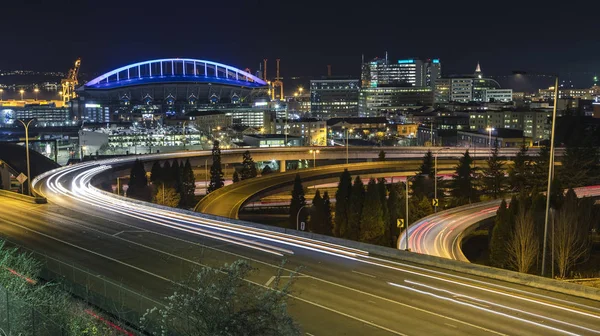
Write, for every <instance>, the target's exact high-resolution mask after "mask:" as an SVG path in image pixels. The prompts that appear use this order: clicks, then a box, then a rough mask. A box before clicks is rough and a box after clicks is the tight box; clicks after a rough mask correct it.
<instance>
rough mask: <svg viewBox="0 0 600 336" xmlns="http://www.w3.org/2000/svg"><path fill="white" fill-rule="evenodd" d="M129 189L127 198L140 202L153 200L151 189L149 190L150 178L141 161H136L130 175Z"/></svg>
mask: <svg viewBox="0 0 600 336" xmlns="http://www.w3.org/2000/svg"><path fill="white" fill-rule="evenodd" d="M128 186H129V188H128V189H127V197H131V198H135V199H138V200H140V201H147V202H149V201H150V200H151V198H152V195H151V192H150V188H148V178H147V177H146V170H145V169H144V164H143V163H142V161H140V160H135V162H134V163H133V166H132V167H131V172H130V173H129V185H128Z"/></svg>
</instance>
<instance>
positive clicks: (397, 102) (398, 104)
mask: <svg viewBox="0 0 600 336" xmlns="http://www.w3.org/2000/svg"><path fill="white" fill-rule="evenodd" d="M431 105H433V90H432V89H431V88H430V87H363V88H361V90H360V95H359V101H358V106H359V113H360V116H361V117H377V116H380V115H382V114H384V113H385V112H393V111H397V110H401V109H405V108H406V107H409V106H412V107H420V106H431Z"/></svg>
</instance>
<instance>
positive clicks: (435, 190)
mask: <svg viewBox="0 0 600 336" xmlns="http://www.w3.org/2000/svg"><path fill="white" fill-rule="evenodd" d="M444 149H450V147H444V148H440V149H438V150H436V151H435V156H434V159H433V162H434V164H433V171H434V173H433V175H434V179H433V198H434V199H435V200H437V198H438V197H437V157H438V153H439V152H440V151H442V150H444ZM433 212H434V213H437V202H436V204H435V205H434V206H433Z"/></svg>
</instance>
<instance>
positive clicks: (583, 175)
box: [546, 144, 598, 188]
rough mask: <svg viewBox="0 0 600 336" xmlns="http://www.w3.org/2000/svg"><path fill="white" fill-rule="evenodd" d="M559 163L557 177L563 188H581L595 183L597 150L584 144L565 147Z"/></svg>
mask: <svg viewBox="0 0 600 336" xmlns="http://www.w3.org/2000/svg"><path fill="white" fill-rule="evenodd" d="M561 162H562V166H560V169H559V176H560V180H561V182H562V183H563V186H564V187H565V188H577V187H583V186H586V185H590V184H592V183H594V182H596V177H595V176H594V175H596V173H597V167H598V166H597V162H598V150H597V148H595V147H591V146H585V145H584V144H574V145H571V146H567V150H566V152H565V155H564V157H563V159H562V160H561ZM546 176H547V175H546Z"/></svg>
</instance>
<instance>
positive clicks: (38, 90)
mask: <svg viewBox="0 0 600 336" xmlns="http://www.w3.org/2000/svg"><path fill="white" fill-rule="evenodd" d="M33 92H35V100H36V101H37V100H38V93H39V92H40V89H38V88H35V89H33Z"/></svg>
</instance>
